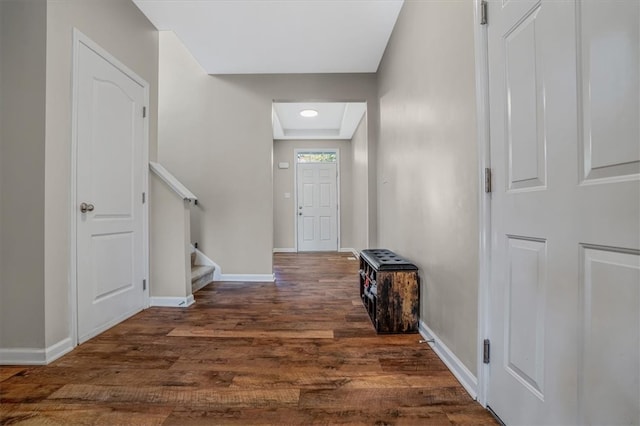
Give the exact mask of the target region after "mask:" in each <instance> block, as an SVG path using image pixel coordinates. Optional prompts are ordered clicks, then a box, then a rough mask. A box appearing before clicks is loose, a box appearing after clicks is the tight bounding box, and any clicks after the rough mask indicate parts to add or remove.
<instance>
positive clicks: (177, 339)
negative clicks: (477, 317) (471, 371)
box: [0, 253, 496, 425]
mask: <svg viewBox="0 0 640 426" xmlns="http://www.w3.org/2000/svg"><path fill="white" fill-rule="evenodd" d="M349 256H350V255H349V254H344V255H343V254H338V253H310V254H289V253H282V254H276V255H275V256H274V269H275V273H276V277H277V281H276V283H236V282H234V283H225V282H216V283H212V284H209V285H208V286H206V287H204V288H203V289H202V290H200V291H199V292H197V293H196V295H195V298H196V303H195V304H194V305H193V306H191V307H189V308H186V309H180V308H150V309H147V310H146V311H144V312H141V313H140V314H138V315H136V316H134V317H133V318H131V319H129V320H127V321H125V322H123V323H121V324H119V325H117V326H116V327H114V328H112V329H110V330H108V331H106V332H105V333H103V334H101V335H99V336H97V337H95V338H93V339H92V340H90V341H88V342H86V343H84V344H83V345H81V346H79V347H78V348H76V349H75V350H74V351H73V352H71V353H70V354H68V355H66V356H64V357H62V358H60V359H59V360H57V361H55V362H53V363H52V364H50V365H48V366H45V367H0V402H1V404H0V424H21V423H22V422H24V424H108V425H116V424H122V425H125V424H126V425H137V424H145V425H146V424H149V425H151V424H166V425H188V424H231V425H253V424H274V425H281V424H304V425H307V424H376V425H396V424H404V425H436V424H438V425H439V424H445V425H447V424H469V425H471V424H473V425H478V424H496V423H495V421H494V419H493V418H492V417H491V415H490V414H489V413H488V412H487V411H486V410H484V409H483V408H482V407H481V406H480V405H479V404H478V403H476V402H475V401H473V400H472V399H471V397H470V396H469V395H468V394H467V393H466V392H465V390H464V389H463V388H462V386H461V385H460V384H459V383H458V382H457V381H456V379H455V378H454V377H453V375H452V374H451V373H450V372H449V371H448V370H447V368H446V367H445V365H444V364H443V363H442V362H441V361H440V360H439V359H438V357H437V356H436V355H435V354H434V352H433V351H432V350H431V349H430V348H429V347H428V346H427V345H424V344H419V343H418V340H419V339H420V336H419V335H417V334H410V335H377V334H376V333H375V332H374V330H373V328H372V326H371V323H370V321H369V318H368V317H367V314H366V312H365V310H364V308H363V306H362V304H361V303H360V300H359V295H358V279H357V270H358V262H357V261H355V260H349V259H348V257H349Z"/></svg>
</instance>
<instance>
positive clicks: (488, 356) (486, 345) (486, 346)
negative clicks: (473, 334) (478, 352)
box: [482, 339, 491, 364]
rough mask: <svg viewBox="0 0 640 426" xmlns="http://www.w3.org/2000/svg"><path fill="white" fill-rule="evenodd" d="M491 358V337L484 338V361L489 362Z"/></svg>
mask: <svg viewBox="0 0 640 426" xmlns="http://www.w3.org/2000/svg"><path fill="white" fill-rule="evenodd" d="M490 360H491V342H489V339H484V351H483V353H482V362H483V363H485V364H489V361H490Z"/></svg>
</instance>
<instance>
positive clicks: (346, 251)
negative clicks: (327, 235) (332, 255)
mask: <svg viewBox="0 0 640 426" xmlns="http://www.w3.org/2000/svg"><path fill="white" fill-rule="evenodd" d="M338 251H339V252H340V253H353V255H354V256H355V257H356V259H360V253H358V250H356V249H354V248H347V247H344V248H341V249H339V250H338Z"/></svg>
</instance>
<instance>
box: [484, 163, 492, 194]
mask: <svg viewBox="0 0 640 426" xmlns="http://www.w3.org/2000/svg"><path fill="white" fill-rule="evenodd" d="M484 192H486V193H491V169H490V168H489V167H487V168H486V169H484Z"/></svg>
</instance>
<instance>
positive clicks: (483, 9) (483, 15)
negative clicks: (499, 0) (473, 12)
mask: <svg viewBox="0 0 640 426" xmlns="http://www.w3.org/2000/svg"><path fill="white" fill-rule="evenodd" d="M480 25H487V2H486V0H482V1H481V2H480Z"/></svg>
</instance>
